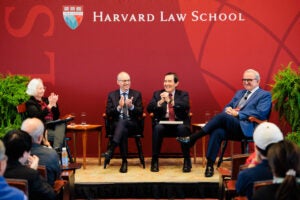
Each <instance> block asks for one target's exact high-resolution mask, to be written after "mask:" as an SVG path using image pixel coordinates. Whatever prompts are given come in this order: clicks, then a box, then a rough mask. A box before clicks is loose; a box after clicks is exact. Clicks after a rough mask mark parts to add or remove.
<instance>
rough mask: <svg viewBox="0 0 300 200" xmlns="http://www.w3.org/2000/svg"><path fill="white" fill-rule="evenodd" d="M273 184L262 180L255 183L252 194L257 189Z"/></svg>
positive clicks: (271, 181) (270, 181)
mask: <svg viewBox="0 0 300 200" xmlns="http://www.w3.org/2000/svg"><path fill="white" fill-rule="evenodd" d="M272 183H273V180H263V181H255V182H254V184H253V193H254V192H255V191H256V190H258V189H259V188H261V187H263V186H266V185H270V184H272Z"/></svg>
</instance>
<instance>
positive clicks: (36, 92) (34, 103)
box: [26, 78, 66, 149]
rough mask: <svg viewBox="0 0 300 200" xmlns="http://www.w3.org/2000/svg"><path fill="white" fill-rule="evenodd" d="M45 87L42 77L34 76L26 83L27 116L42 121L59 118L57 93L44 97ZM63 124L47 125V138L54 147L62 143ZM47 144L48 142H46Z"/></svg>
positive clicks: (63, 134) (59, 146) (60, 145)
mask: <svg viewBox="0 0 300 200" xmlns="http://www.w3.org/2000/svg"><path fill="white" fill-rule="evenodd" d="M45 90H46V87H45V86H44V84H43V81H42V79H39V78H34V79H32V80H31V81H30V82H29V83H28V85H27V91H26V93H27V94H28V95H30V99H29V100H28V101H27V102H26V111H27V117H36V118H39V119H40V120H42V121H43V122H44V123H46V122H50V121H53V120H57V119H59V116H60V112H59V107H58V104H57V101H58V95H57V94H55V93H51V94H50V96H49V97H48V98H47V97H44V94H45ZM65 128H66V127H65V124H63V123H62V124H57V125H55V126H51V127H47V129H48V139H49V140H50V141H52V142H53V147H54V148H59V149H60V148H61V147H62V146H63V144H64V137H65ZM46 145H48V144H46Z"/></svg>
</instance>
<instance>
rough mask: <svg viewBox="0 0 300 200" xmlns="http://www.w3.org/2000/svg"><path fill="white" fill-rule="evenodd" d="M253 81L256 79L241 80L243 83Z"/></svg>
mask: <svg viewBox="0 0 300 200" xmlns="http://www.w3.org/2000/svg"><path fill="white" fill-rule="evenodd" d="M253 80H256V79H251V78H243V79H242V81H243V82H252V81H253Z"/></svg>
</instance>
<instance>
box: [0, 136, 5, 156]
mask: <svg viewBox="0 0 300 200" xmlns="http://www.w3.org/2000/svg"><path fill="white" fill-rule="evenodd" d="M4 157H5V146H4V144H3V142H2V140H0V160H3V158H4Z"/></svg>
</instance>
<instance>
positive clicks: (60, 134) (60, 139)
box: [47, 123, 66, 148]
mask: <svg viewBox="0 0 300 200" xmlns="http://www.w3.org/2000/svg"><path fill="white" fill-rule="evenodd" d="M47 131H48V140H49V141H50V142H51V143H53V148H62V147H63V146H64V139H65V132H66V124H65V123H61V124H57V125H56V126H55V127H54V129H51V128H49V129H47Z"/></svg>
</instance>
